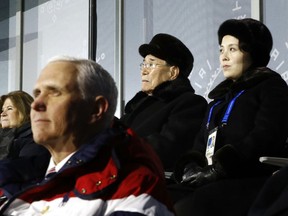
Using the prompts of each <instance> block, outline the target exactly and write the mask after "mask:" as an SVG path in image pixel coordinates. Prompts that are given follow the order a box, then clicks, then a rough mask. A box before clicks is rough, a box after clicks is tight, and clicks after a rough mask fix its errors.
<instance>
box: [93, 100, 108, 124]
mask: <svg viewBox="0 0 288 216" xmlns="http://www.w3.org/2000/svg"><path fill="white" fill-rule="evenodd" d="M108 106H109V103H108V101H107V99H106V98H105V97H103V96H102V95H100V96H97V97H96V98H95V100H94V106H93V109H92V110H91V117H90V123H95V122H96V121H99V120H100V119H102V118H103V115H105V113H106V112H107V110H108Z"/></svg>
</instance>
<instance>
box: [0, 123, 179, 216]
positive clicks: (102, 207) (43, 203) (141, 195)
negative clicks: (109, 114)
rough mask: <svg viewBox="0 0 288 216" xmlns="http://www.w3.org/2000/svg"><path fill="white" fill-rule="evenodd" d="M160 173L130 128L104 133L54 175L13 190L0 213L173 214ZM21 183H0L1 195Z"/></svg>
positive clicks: (153, 157)
mask: <svg viewBox="0 0 288 216" xmlns="http://www.w3.org/2000/svg"><path fill="white" fill-rule="evenodd" d="M0 172H1V169H0ZM163 173H164V171H163V168H162V165H161V162H160V160H159V159H158V158H157V156H156V155H155V153H154V152H153V150H152V149H151V148H150V146H149V145H148V144H147V143H145V142H144V141H143V140H142V139H139V138H138V137H137V136H136V135H135V134H134V132H133V131H132V130H130V129H128V130H126V129H125V130H124V129H122V128H113V129H108V130H107V131H105V132H104V133H101V134H98V135H97V136H96V137H94V139H93V140H91V141H90V142H89V143H87V144H85V145H83V146H82V147H81V148H80V149H79V150H78V151H77V152H76V153H75V154H74V155H73V156H71V158H70V159H69V160H68V161H67V162H66V164H65V165H64V166H63V167H62V168H61V169H60V170H59V172H57V173H56V174H55V175H53V176H52V177H50V178H48V179H44V180H42V181H41V182H39V183H37V184H33V185H32V186H31V185H30V186H28V187H26V188H24V189H21V191H20V192H18V193H15V191H14V192H13V193H15V194H14V195H13V196H12V197H10V198H9V199H8V200H7V201H6V202H5V203H4V204H3V205H2V206H1V211H0V215H21V216H22V215H23V216H24V215H25V216H26V215H27V216H28V215H29V216H34V215H35V216H36V215H43V214H44V215H55V216H56V215H58V216H59V215H69V216H74V215H75V216H76V215H77V216H79V215H85V216H88V215H97V216H98V215H101V216H102V215H103V216H104V215H110V216H120V215H121V216H131V215H133V216H136V215H137V216H140V215H151V216H152V215H153V216H154V215H160V216H161V215H163V216H164V215H165V216H169V215H174V210H173V207H172V204H171V202H170V199H169V196H168V195H167V191H166V188H165V180H164V176H163ZM3 176H5V174H3V173H1V177H3ZM7 176H8V178H9V177H10V176H11V174H9V173H7ZM23 179H24V178H23ZM21 184H22V183H19V182H18V183H17V182H15V183H10V184H5V185H3V186H2V194H4V195H5V194H6V195H9V194H11V188H13V187H14V188H21V187H23V186H22V185H21ZM19 185H21V186H19ZM6 189H7V190H6ZM3 212H4V213H3Z"/></svg>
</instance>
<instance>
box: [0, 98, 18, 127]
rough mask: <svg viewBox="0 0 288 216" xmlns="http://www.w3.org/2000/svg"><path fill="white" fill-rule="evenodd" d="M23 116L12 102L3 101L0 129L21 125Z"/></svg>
mask: <svg viewBox="0 0 288 216" xmlns="http://www.w3.org/2000/svg"><path fill="white" fill-rule="evenodd" d="M22 120H23V115H21V113H20V112H19V110H18V109H17V108H16V107H15V106H14V104H13V103H12V101H11V100H10V99H9V98H7V99H6V100H5V101H4V104H3V106H2V112H1V125H2V128H14V127H18V126H20V125H21V122H22Z"/></svg>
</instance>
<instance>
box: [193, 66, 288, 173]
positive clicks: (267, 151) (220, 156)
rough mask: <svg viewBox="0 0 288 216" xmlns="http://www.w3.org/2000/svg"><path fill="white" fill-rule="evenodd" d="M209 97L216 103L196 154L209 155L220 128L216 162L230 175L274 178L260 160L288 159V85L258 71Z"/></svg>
mask: <svg viewBox="0 0 288 216" xmlns="http://www.w3.org/2000/svg"><path fill="white" fill-rule="evenodd" d="M241 90H244V92H243V93H242V95H240V96H239V97H238V98H237V99H236V100H235V104H234V106H233V107H232V111H231V114H230V116H229V119H228V122H227V124H226V125H222V123H221V120H222V118H223V116H224V113H225V111H226V110H227V107H228V104H229V102H230V101H231V100H232V98H233V97H235V95H236V94H237V93H239V92H240V91H241ZM209 97H210V98H211V99H213V101H212V102H211V103H210V104H209V106H208V110H207V113H206V117H205V119H204V122H203V124H202V127H201V132H200V133H199V135H198V136H197V139H196V142H195V144H194V150H197V151H199V152H201V153H202V155H205V150H206V144H207V139H208V135H209V131H210V130H211V129H213V128H215V127H218V132H217V138H216V145H215V153H214V158H213V159H214V161H217V162H219V163H220V164H221V165H222V166H223V168H224V169H225V170H226V172H228V174H230V175H231V176H245V177H247V176H255V175H256V176H258V175H270V174H271V173H272V172H273V170H270V169H268V166H267V165H264V164H261V163H260V162H259V157H261V156H278V157H279V156H285V155H287V149H286V145H285V141H286V139H287V136H288V112H287V110H288V87H287V84H286V83H285V81H284V80H283V79H282V78H281V76H280V75H279V74H278V73H276V72H273V71H272V70H270V69H269V68H266V67H265V68H257V69H254V70H252V71H247V72H246V73H244V75H243V76H242V77H241V78H240V79H238V80H237V81H236V82H233V81H231V80H225V81H223V82H222V83H220V84H219V85H218V86H217V87H216V88H215V89H214V90H212V91H211V92H210V94H209ZM217 101H221V102H220V104H219V105H217V106H215V108H214V110H213V112H212V115H211V122H210V124H209V128H208V129H207V127H206V124H207V118H208V114H209V111H210V109H211V107H212V106H213V105H214V104H215V103H216V102H217ZM269 168H270V167H269ZM274 170H275V169H274Z"/></svg>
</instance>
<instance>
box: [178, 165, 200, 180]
mask: <svg viewBox="0 0 288 216" xmlns="http://www.w3.org/2000/svg"><path fill="white" fill-rule="evenodd" d="M202 169H203V167H200V166H199V165H198V164H196V163H194V162H192V163H189V164H187V165H186V166H185V168H184V171H183V175H182V180H181V184H182V183H183V182H186V181H187V182H189V181H190V179H191V178H193V176H194V175H195V174H196V173H199V172H201V171H202Z"/></svg>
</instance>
